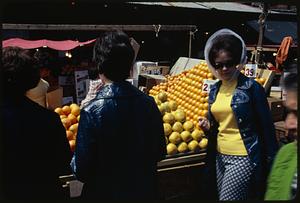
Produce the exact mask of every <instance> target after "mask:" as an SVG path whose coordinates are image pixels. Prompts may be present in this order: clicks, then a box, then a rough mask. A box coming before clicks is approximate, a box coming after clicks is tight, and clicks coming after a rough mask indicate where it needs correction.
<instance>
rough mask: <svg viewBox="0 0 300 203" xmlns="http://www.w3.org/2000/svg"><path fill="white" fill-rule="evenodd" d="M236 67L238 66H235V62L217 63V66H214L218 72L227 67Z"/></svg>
mask: <svg viewBox="0 0 300 203" xmlns="http://www.w3.org/2000/svg"><path fill="white" fill-rule="evenodd" d="M235 65H236V64H235V62H234V61H227V62H226V63H215V64H214V68H215V69H216V70H218V69H221V68H223V67H224V66H225V67H226V68H231V67H233V66H235Z"/></svg>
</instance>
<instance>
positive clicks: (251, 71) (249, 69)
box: [245, 64, 257, 78]
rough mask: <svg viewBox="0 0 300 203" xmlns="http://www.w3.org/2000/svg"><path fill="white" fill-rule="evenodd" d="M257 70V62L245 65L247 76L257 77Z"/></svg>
mask: <svg viewBox="0 0 300 203" xmlns="http://www.w3.org/2000/svg"><path fill="white" fill-rule="evenodd" d="M256 71H257V64H246V65H245V76H247V77H249V78H255V77H256Z"/></svg>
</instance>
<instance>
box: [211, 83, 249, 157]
mask: <svg viewBox="0 0 300 203" xmlns="http://www.w3.org/2000/svg"><path fill="white" fill-rule="evenodd" d="M236 85H237V80H234V81H222V85H221V87H220V90H219V92H218V95H217V98H216V101H215V102H214V103H213V104H212V106H211V112H212V114H213V116H214V117H215V119H216V121H217V122H218V123H219V134H218V138H217V139H218V142H217V143H218V144H217V150H218V152H220V153H222V154H227V155H247V154H248V153H247V150H246V148H245V145H244V142H243V140H242V137H241V134H240V131H239V129H238V127H237V123H236V119H235V116H234V113H233V111H232V108H231V106H230V104H231V100H232V96H233V93H234V90H235V87H236Z"/></svg>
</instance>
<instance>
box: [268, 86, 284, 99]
mask: <svg viewBox="0 0 300 203" xmlns="http://www.w3.org/2000/svg"><path fill="white" fill-rule="evenodd" d="M270 97H272V98H277V99H282V88H281V87H277V86H272V87H271V91H270Z"/></svg>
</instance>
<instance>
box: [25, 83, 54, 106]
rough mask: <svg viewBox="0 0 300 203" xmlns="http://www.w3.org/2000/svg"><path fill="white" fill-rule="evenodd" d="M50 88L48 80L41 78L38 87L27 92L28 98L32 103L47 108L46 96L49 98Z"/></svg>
mask: <svg viewBox="0 0 300 203" xmlns="http://www.w3.org/2000/svg"><path fill="white" fill-rule="evenodd" d="M48 88H49V83H48V82H47V81H46V80H44V79H42V78H41V79H40V81H39V83H38V85H37V86H36V87H35V88H32V89H30V90H28V91H27V92H26V96H27V97H28V98H29V99H31V100H32V101H34V102H36V103H38V104H39V105H41V106H43V107H45V108H47V99H46V96H47V91H48Z"/></svg>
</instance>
